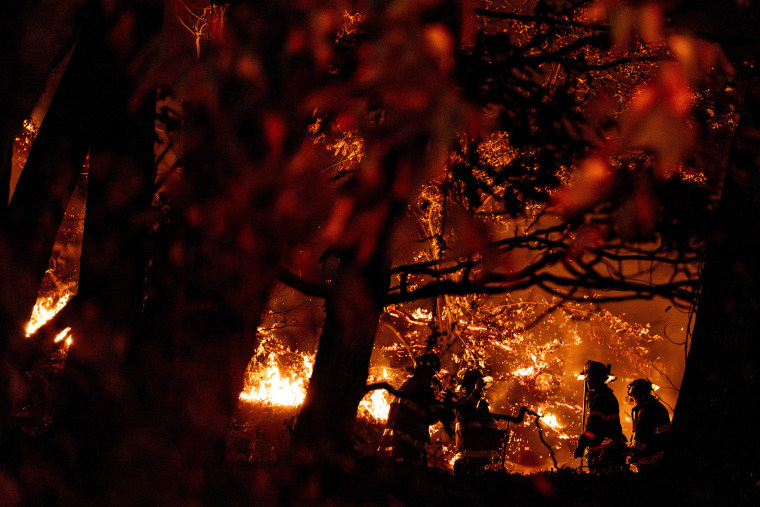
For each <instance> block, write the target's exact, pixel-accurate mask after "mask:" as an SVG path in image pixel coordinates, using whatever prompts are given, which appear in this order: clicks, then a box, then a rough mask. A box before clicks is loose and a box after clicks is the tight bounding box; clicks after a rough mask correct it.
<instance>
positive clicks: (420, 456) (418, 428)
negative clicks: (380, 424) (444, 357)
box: [378, 353, 441, 465]
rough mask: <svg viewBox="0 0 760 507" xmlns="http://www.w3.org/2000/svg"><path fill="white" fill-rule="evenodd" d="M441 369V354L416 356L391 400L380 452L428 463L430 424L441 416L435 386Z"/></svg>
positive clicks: (395, 458) (401, 459)
mask: <svg viewBox="0 0 760 507" xmlns="http://www.w3.org/2000/svg"><path fill="white" fill-rule="evenodd" d="M439 369H440V361H439V359H438V356H436V355H435V354H433V353H427V354H423V355H421V356H419V357H418V358H417V359H416V360H415V365H414V372H413V374H412V376H411V377H410V378H409V379H407V380H406V382H404V383H403V384H402V385H401V387H400V388H399V390H398V392H399V396H397V397H396V399H395V400H393V402H392V403H391V408H390V410H389V411H388V422H387V423H386V426H385V431H384V432H383V437H382V440H381V441H380V447H379V449H378V452H379V454H380V455H381V456H385V457H388V458H390V459H391V460H393V461H395V462H398V463H404V464H410V465H427V444H428V443H430V431H429V426H430V425H431V424H434V423H435V422H436V421H438V420H439V419H440V416H441V414H440V404H439V403H438V402H437V401H436V398H435V390H434V389H433V385H432V382H433V376H434V375H435V373H436V372H437V371H438V370H439Z"/></svg>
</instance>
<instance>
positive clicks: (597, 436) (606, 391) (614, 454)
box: [578, 384, 628, 471]
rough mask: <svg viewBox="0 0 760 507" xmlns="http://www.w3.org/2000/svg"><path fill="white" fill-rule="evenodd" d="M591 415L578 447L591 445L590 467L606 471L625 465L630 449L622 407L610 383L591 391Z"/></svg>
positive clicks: (589, 409) (592, 469)
mask: <svg viewBox="0 0 760 507" xmlns="http://www.w3.org/2000/svg"><path fill="white" fill-rule="evenodd" d="M588 411H589V412H588V418H587V419H586V427H585V428H584V431H583V434H581V436H580V438H579V439H578V447H581V448H585V447H588V451H589V453H588V461H589V469H590V470H591V471H605V470H608V469H612V468H617V467H622V465H623V464H624V463H625V454H626V451H627V450H628V447H627V445H626V442H627V439H626V438H625V435H623V428H622V427H621V426H620V406H619V405H618V401H617V398H615V394H614V393H613V392H612V389H610V388H609V386H607V385H606V384H605V385H602V386H601V387H599V388H598V389H595V390H594V391H591V394H590V396H589V400H588Z"/></svg>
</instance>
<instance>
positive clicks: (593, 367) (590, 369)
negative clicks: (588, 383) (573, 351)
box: [580, 361, 612, 378]
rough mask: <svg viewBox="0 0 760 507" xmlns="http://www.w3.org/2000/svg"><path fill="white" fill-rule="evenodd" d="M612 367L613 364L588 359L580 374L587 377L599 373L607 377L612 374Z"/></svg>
mask: <svg viewBox="0 0 760 507" xmlns="http://www.w3.org/2000/svg"><path fill="white" fill-rule="evenodd" d="M611 369H612V366H611V365H609V364H608V365H604V364H602V363H600V362H597V361H586V364H585V365H583V371H582V372H581V373H580V376H581V377H582V378H587V377H588V376H589V375H598V376H604V377H605V378H607V377H609V375H610V370H611Z"/></svg>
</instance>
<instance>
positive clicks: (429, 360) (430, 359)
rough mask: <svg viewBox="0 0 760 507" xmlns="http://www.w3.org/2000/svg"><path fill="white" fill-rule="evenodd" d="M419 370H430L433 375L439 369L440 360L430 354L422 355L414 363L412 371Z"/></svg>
mask: <svg viewBox="0 0 760 507" xmlns="http://www.w3.org/2000/svg"><path fill="white" fill-rule="evenodd" d="M421 368H425V369H428V370H431V371H432V372H433V373H435V372H437V371H438V370H440V369H441V360H440V359H438V356H437V355H435V354H434V353H432V352H428V353H426V354H422V355H421V356H418V357H417V359H416V360H415V361H414V369H415V370H419V369H421Z"/></svg>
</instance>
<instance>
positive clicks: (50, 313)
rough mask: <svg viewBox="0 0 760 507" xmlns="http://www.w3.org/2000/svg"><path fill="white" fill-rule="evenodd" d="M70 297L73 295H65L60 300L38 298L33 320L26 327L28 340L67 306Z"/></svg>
mask: <svg viewBox="0 0 760 507" xmlns="http://www.w3.org/2000/svg"><path fill="white" fill-rule="evenodd" d="M70 297H71V294H69V293H65V294H63V295H62V296H60V297H59V298H56V297H55V296H51V297H47V298H38V299H37V303H35V305H34V309H33V310H32V318H31V319H30V320H29V323H28V324H27V325H26V336H27V338H28V337H30V336H32V335H33V334H34V333H35V331H37V330H38V329H39V328H41V327H42V326H44V325H45V323H46V322H47V321H49V320H50V319H52V318H53V317H55V315H56V314H57V313H58V312H60V311H61V310H62V309H63V307H64V306H66V303H68V301H69V298H70Z"/></svg>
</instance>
